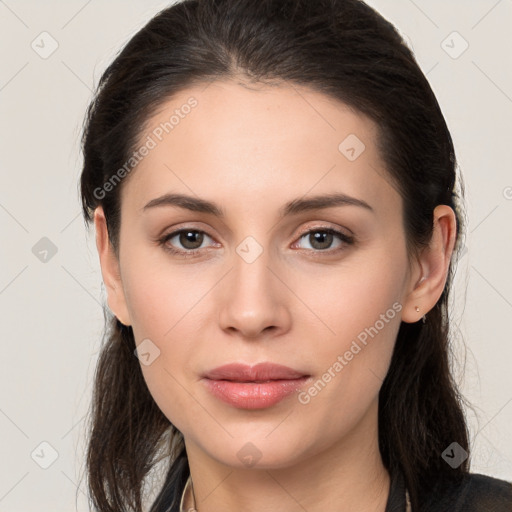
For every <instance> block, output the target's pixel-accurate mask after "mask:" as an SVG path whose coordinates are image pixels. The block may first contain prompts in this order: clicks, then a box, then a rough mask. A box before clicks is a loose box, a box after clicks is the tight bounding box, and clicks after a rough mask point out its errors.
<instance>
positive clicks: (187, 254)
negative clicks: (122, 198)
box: [158, 227, 355, 258]
mask: <svg viewBox="0 0 512 512" xmlns="http://www.w3.org/2000/svg"><path fill="white" fill-rule="evenodd" d="M190 232H191V233H203V234H205V235H206V236H208V237H209V238H212V239H213V237H211V236H210V235H209V234H208V233H206V231H203V230H200V229H189V228H182V229H179V230H177V231H173V232H172V233H169V234H167V235H164V236H163V237H162V238H160V239H158V245H159V246H161V247H162V248H163V249H164V250H165V251H166V252H168V253H170V254H173V255H178V256H182V257H184V258H194V257H196V256H198V255H199V253H200V252H202V250H203V249H190V250H178V249H174V248H172V247H170V246H169V245H167V242H168V241H169V240H170V239H172V238H174V237H175V236H176V235H179V234H181V233H190ZM311 233H327V234H332V235H335V236H337V237H338V238H339V239H340V240H341V241H342V242H343V244H344V245H343V246H341V247H338V248H336V249H325V250H321V249H317V250H315V249H304V250H306V251H308V252H312V253H314V257H322V255H324V254H328V255H332V254H335V253H338V252H340V251H343V250H345V249H346V248H347V247H346V246H350V245H353V244H354V242H355V238H354V237H353V236H349V235H346V234H345V233H342V232H341V231H338V230H336V229H333V228H330V227H325V228H324V227H317V228H313V229H309V230H308V231H305V232H303V233H301V234H300V236H299V238H298V240H301V239H302V238H304V237H305V236H307V235H310V234H311ZM315 253H316V254H315Z"/></svg>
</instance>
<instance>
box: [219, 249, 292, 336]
mask: <svg viewBox="0 0 512 512" xmlns="http://www.w3.org/2000/svg"><path fill="white" fill-rule="evenodd" d="M233 259H234V262H233V268H232V270H231V271H230V272H229V274H228V276H226V277H227V279H225V280H224V284H223V286H222V287H219V289H218V290H217V292H218V300H217V304H218V307H219V308H220V312H219V322H220V327H221V328H222V329H223V330H225V331H227V332H230V333H231V334H232V335H233V334H238V335H239V336H240V337H242V338H250V339H254V338H262V337H268V336H269V335H272V336H276V335H278V334H282V333H284V332H286V331H287V330H288V329H290V324H291V317H290V308H289V304H288V301H289V300H291V297H290V296H291V295H292V294H291V292H290V291H289V289H288V288H287V287H286V285H285V284H284V282H286V279H285V276H282V275H280V272H279V270H276V269H275V268H270V265H271V262H270V261H269V257H268V252H266V251H264V252H263V253H262V254H261V255H260V256H259V257H258V258H257V259H256V260H255V261H252V262H248V261H246V260H244V258H243V257H240V256H239V255H238V254H235V255H234V258H233Z"/></svg>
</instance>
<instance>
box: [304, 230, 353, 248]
mask: <svg viewBox="0 0 512 512" xmlns="http://www.w3.org/2000/svg"><path fill="white" fill-rule="evenodd" d="M336 238H338V240H340V241H341V242H340V243H339V244H338V247H336V248H334V249H332V248H331V246H332V243H333V241H334V240H335V239H336ZM303 239H305V240H306V241H307V242H309V244H310V246H312V250H313V251H314V252H329V253H331V252H337V251H338V250H343V249H344V248H345V246H347V245H352V244H353V243H354V238H353V237H352V236H349V235H346V234H344V233H342V232H341V231H338V230H336V229H333V228H316V229H310V230H309V231H306V232H305V233H303V234H302V235H301V237H300V239H299V241H300V240H303Z"/></svg>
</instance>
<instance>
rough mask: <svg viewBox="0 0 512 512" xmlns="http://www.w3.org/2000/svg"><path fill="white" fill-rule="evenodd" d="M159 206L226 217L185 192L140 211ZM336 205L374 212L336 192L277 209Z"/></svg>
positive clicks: (290, 211) (295, 211) (283, 213)
mask: <svg viewBox="0 0 512 512" xmlns="http://www.w3.org/2000/svg"><path fill="white" fill-rule="evenodd" d="M161 206H177V207H179V208H183V209H186V210H190V211H193V212H200V213H209V214H211V215H215V216H216V217H219V218H221V219H224V218H225V217H226V215H225V212H224V210H223V209H222V208H221V207H220V206H219V205H217V204H215V203H214V202H211V201H207V200H206V199H200V198H198V197H193V196H187V195H185V194H164V195H163V196H160V197H157V198H155V199H152V200H151V201H149V203H147V204H146V205H145V206H144V207H143V208H142V211H143V212H145V211H147V210H149V209H151V208H157V207H161ZM336 206H358V207H361V208H364V209H366V210H368V211H370V212H373V213H375V211H374V209H373V208H372V207H371V206H370V205H369V204H368V203H366V202H365V201H363V200H362V199H357V198H355V197H351V196H348V195H346V194H340V193H338V194H327V195H318V196H312V197H308V198H305V199H304V198H297V199H294V200H292V201H290V202H288V203H286V204H285V205H284V206H283V207H282V208H281V209H280V210H279V214H280V216H281V217H286V216H289V215H296V214H298V213H301V212H305V211H310V210H321V209H324V208H333V207H336Z"/></svg>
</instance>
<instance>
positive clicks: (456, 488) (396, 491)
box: [386, 473, 512, 512]
mask: <svg viewBox="0 0 512 512" xmlns="http://www.w3.org/2000/svg"><path fill="white" fill-rule="evenodd" d="M386 512H405V485H404V479H403V475H402V474H401V473H399V474H397V475H396V476H394V477H392V478H391V486H390V492H389V497H388V502H387V504H386ZM413 512H512V483H510V482H507V481H505V480H500V479H498V478H493V477H490V476H485V475H480V474H477V473H470V474H468V475H466V476H465V477H464V480H463V481H462V483H461V484H459V485H454V484H445V483H442V482H441V483H439V484H438V485H437V486H436V487H435V489H433V490H432V492H431V493H429V495H428V496H426V497H424V499H423V500H422V504H421V511H415V510H413Z"/></svg>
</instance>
